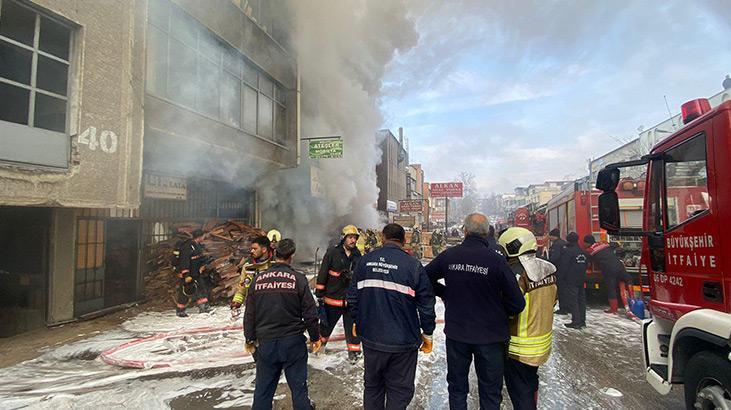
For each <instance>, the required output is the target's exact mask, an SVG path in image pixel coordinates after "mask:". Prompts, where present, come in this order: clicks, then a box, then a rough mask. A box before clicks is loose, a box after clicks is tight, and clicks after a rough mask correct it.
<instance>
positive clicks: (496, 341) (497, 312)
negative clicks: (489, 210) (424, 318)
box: [426, 213, 525, 409]
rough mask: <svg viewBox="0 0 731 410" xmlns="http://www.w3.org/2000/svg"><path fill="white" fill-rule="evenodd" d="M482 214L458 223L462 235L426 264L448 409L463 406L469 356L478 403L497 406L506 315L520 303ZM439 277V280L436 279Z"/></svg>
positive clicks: (506, 334) (518, 308) (513, 280)
mask: <svg viewBox="0 0 731 410" xmlns="http://www.w3.org/2000/svg"><path fill="white" fill-rule="evenodd" d="M489 231H490V226H489V224H488V220H487V217H486V216H485V215H482V214H479V213H475V214H471V215H469V216H467V218H466V219H465V223H464V233H465V239H464V241H463V242H462V243H461V244H460V245H457V246H455V247H453V248H450V249H447V250H446V251H444V252H442V253H441V254H439V255H438V256H437V257H436V258H435V259H434V260H433V261H432V262H431V263H429V265H427V267H426V272H427V274H428V275H429V279H430V280H431V283H432V287H433V288H434V293H435V294H436V295H437V296H439V297H441V298H442V299H443V300H444V305H445V307H446V311H445V315H444V316H445V326H444V333H445V334H446V335H447V382H448V390H449V407H450V409H466V408H467V394H468V393H469V371H470V365H471V364H472V360H473V357H474V360H475V370H476V372H477V379H478V386H479V394H480V408H481V409H499V408H500V402H501V401H502V386H503V372H504V363H505V350H506V348H505V345H506V343H507V342H508V340H509V339H510V333H509V331H508V316H511V315H516V314H518V313H520V312H522V311H523V308H525V299H524V298H523V294H522V292H521V291H520V287H519V286H518V281H517V280H516V278H515V274H513V271H512V270H511V269H510V266H508V262H507V261H506V259H505V257H504V256H503V255H501V254H499V253H498V252H496V251H494V250H491V249H490V244H489V242H488V241H487V236H488V234H489ZM441 279H444V284H441V283H439V282H438V281H439V280H441Z"/></svg>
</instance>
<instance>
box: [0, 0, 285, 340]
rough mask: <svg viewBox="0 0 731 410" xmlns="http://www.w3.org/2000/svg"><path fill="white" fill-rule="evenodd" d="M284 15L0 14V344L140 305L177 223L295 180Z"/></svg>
mask: <svg viewBox="0 0 731 410" xmlns="http://www.w3.org/2000/svg"><path fill="white" fill-rule="evenodd" d="M290 25H291V15H290V14H289V12H288V9H287V8H286V3H285V2H284V1H279V0H272V1H267V2H263V1H262V2H258V1H257V2H243V4H242V2H241V1H236V0H214V1H208V2H199V1H195V0H149V1H148V0H109V1H105V2H82V1H77V0H0V53H1V54H2V56H3V61H4V63H3V66H2V67H0V135H2V137H3V144H2V146H0V188H1V189H0V237H2V238H3V239H1V240H2V241H3V243H2V244H0V249H2V250H1V251H0V272H2V274H3V275H4V279H5V283H4V285H3V287H2V290H0V293H2V294H0V300H2V302H0V303H2V305H1V306H0V337H3V336H9V335H12V334H16V333H19V332H23V331H26V330H29V329H32V328H36V327H41V326H44V325H50V324H57V323H63V322H65V321H69V320H74V319H77V318H80V317H83V316H85V315H87V314H91V313H93V312H98V311H100V310H104V309H107V308H112V307H115V306H119V305H121V304H125V303H129V302H134V301H137V300H139V299H141V297H142V271H143V269H144V267H143V260H144V259H143V254H144V249H145V246H146V245H149V244H150V243H152V242H153V241H155V240H159V239H164V238H166V237H168V236H169V235H170V233H171V231H170V230H171V227H172V226H173V225H174V223H176V222H181V221H200V222H204V221H206V220H207V219H210V218H235V219H240V220H243V221H246V222H250V223H255V222H256V219H257V208H256V191H255V180H256V178H257V177H258V176H260V175H261V173H262V172H275V171H276V170H278V169H281V168H284V167H292V166H295V165H296V151H297V149H296V147H297V144H296V139H297V125H296V124H297V116H298V112H299V107H298V106H297V98H296V95H297V91H296V90H297V89H298V72H297V63H296V59H295V58H294V57H293V53H292V51H291V50H289V49H288V46H287V44H288V42H287V38H288V32H287V30H288V29H289V27H290Z"/></svg>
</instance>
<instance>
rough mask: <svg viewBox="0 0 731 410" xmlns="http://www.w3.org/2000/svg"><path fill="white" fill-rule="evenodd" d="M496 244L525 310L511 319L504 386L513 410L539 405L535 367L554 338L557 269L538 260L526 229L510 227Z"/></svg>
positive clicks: (535, 246)
mask: <svg viewBox="0 0 731 410" xmlns="http://www.w3.org/2000/svg"><path fill="white" fill-rule="evenodd" d="M498 243H499V244H500V246H502V247H503V249H504V250H505V254H506V255H507V258H508V264H509V265H510V268H511V269H512V270H513V273H515V275H516V277H517V279H518V284H519V285H520V289H521V291H522V292H523V295H524V296H525V309H524V310H523V312H521V313H520V314H519V315H518V316H515V317H512V318H511V319H510V323H509V325H510V343H509V346H508V360H507V361H506V363H505V385H506V387H507V389H508V394H509V395H510V400H511V401H512V403H513V407H514V408H516V409H535V408H536V407H537V405H538V366H540V365H542V364H543V363H545V362H546V361H547V360H548V356H549V355H550V354H551V343H552V338H553V331H552V330H553V307H554V305H555V303H556V275H555V274H554V273H555V272H556V267H555V266H553V264H551V263H550V262H548V261H545V260H543V259H540V258H538V257H537V255H536V252H537V250H538V244H537V242H536V238H535V236H534V235H533V233H532V232H531V231H529V230H527V229H525V228H518V227H514V228H509V229H508V230H506V231H505V232H504V233H503V234H502V235H500V238H499V239H498Z"/></svg>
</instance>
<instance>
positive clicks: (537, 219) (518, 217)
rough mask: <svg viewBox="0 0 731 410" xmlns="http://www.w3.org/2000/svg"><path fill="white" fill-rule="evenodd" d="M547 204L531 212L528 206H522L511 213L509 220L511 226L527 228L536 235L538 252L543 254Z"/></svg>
mask: <svg viewBox="0 0 731 410" xmlns="http://www.w3.org/2000/svg"><path fill="white" fill-rule="evenodd" d="M545 209H546V207H545V205H543V206H540V207H538V208H537V209H536V210H535V211H533V212H531V211H530V209H528V208H527V207H524V206H522V207H520V208H517V209H515V210H514V211H513V212H511V213H510V215H509V217H508V220H509V221H510V222H509V225H510V226H517V227H521V228H525V229H527V230H529V231H531V232H533V235H535V237H536V242H537V243H538V254H539V255H541V254H543V252H544V249H545V247H546V244H547V243H546V242H547V239H546V214H545Z"/></svg>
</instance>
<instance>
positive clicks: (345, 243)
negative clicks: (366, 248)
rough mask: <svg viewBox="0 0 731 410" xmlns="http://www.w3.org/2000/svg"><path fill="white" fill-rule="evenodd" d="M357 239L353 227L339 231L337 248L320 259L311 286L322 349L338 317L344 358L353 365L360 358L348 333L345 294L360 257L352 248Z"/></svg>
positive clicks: (349, 324)
mask: <svg viewBox="0 0 731 410" xmlns="http://www.w3.org/2000/svg"><path fill="white" fill-rule="evenodd" d="M359 236H360V233H359V232H358V228H356V227H355V226H353V225H348V226H346V227H345V228H343V234H342V240H341V241H340V244H338V245H337V246H336V247H334V248H330V249H328V251H327V252H326V253H325V256H323V258H322V263H321V264H320V271H319V273H318V274H317V284H316V285H315V296H317V299H318V301H319V302H320V307H321V310H322V311H323V312H322V313H321V315H322V316H323V317H322V318H321V320H322V322H321V323H320V336H321V340H322V344H323V348H324V346H325V345H326V344H327V341H328V338H329V337H330V334H331V333H332V331H333V329H335V325H337V324H338V321H339V320H340V318H341V317H342V318H343V327H344V328H345V329H346V332H345V341H346V343H347V349H348V358H349V359H350V360H351V361H356V360H357V359H358V356H359V355H360V338H358V337H356V336H354V335H353V334H352V333H351V332H349V331H348V329H350V328H352V327H353V319H352V317H351V316H350V313H349V312H348V308H347V305H348V304H347V300H346V294H347V292H348V286H350V281H351V278H352V276H353V269H355V266H356V264H357V263H358V259H360V256H361V255H360V251H358V247H357V246H356V243H357V241H358V237H359Z"/></svg>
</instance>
